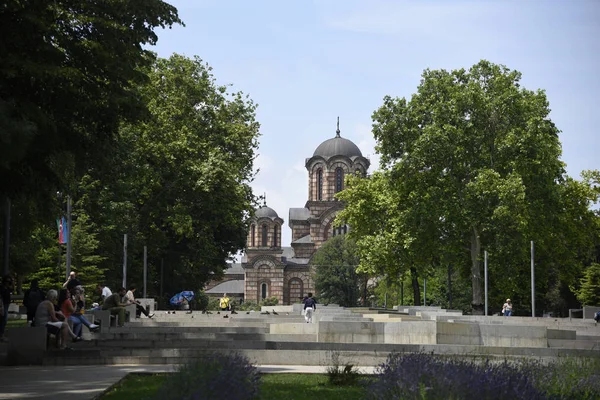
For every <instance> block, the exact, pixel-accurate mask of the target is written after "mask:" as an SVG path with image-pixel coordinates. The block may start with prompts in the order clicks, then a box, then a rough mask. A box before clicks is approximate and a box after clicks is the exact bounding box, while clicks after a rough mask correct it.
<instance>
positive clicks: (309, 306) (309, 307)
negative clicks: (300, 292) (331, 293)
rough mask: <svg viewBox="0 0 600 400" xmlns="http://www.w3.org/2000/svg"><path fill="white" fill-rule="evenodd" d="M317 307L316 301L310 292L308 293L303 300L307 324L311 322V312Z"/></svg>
mask: <svg viewBox="0 0 600 400" xmlns="http://www.w3.org/2000/svg"><path fill="white" fill-rule="evenodd" d="M316 309H317V302H316V301H315V299H313V297H312V293H309V294H308V297H307V298H306V300H304V319H305V320H306V323H307V324H312V317H313V312H314V311H315V310H316Z"/></svg>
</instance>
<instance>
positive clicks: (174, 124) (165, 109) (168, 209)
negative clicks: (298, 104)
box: [81, 54, 259, 293]
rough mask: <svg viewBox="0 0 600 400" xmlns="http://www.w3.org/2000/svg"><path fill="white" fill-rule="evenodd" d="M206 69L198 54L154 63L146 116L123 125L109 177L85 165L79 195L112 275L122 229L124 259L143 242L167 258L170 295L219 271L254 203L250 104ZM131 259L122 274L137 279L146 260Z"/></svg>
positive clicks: (254, 127)
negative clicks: (125, 240)
mask: <svg viewBox="0 0 600 400" xmlns="http://www.w3.org/2000/svg"><path fill="white" fill-rule="evenodd" d="M210 71H211V68H210V67H209V66H207V65H205V64H204V63H203V62H202V61H201V60H200V59H199V58H195V59H189V58H186V57H183V56H180V55H177V54H175V55H173V56H171V57H170V58H169V59H157V60H156V62H155V64H153V65H152V67H151V68H150V69H149V70H148V71H147V72H146V73H147V75H148V76H149V77H150V81H149V82H148V83H147V84H145V85H143V86H142V87H140V88H139V89H138V90H139V93H140V95H142V96H143V99H144V101H145V102H146V103H147V108H148V110H149V112H150V117H149V118H148V119H147V120H145V121H141V122H138V123H133V124H124V125H123V126H122V128H121V130H120V133H119V135H118V137H117V144H118V146H116V147H117V148H116V151H115V153H114V154H113V157H114V164H113V166H112V168H111V171H112V176H111V177H108V176H107V174H106V173H104V172H103V171H97V170H95V171H90V175H91V178H90V179H89V182H90V184H88V185H85V187H87V193H82V194H81V195H82V196H83V195H85V196H88V197H90V198H93V199H95V201H94V202H89V203H88V204H89V208H88V209H87V210H86V211H87V212H88V213H89V215H90V217H91V218H93V220H94V221H97V224H98V226H99V227H102V228H101V229H102V231H101V232H100V233H99V236H98V239H99V240H100V242H101V243H100V246H101V248H102V250H103V251H102V254H110V257H109V258H108V259H107V260H106V261H104V262H103V263H102V265H103V266H104V267H106V269H107V270H108V271H107V274H108V276H109V281H114V280H117V278H118V276H119V274H120V272H119V271H117V270H115V269H114V265H119V264H121V262H122V250H120V249H121V247H122V240H123V239H122V237H123V233H128V255H129V257H130V259H133V260H140V259H141V254H142V248H143V246H147V247H148V254H149V257H150V258H154V259H155V260H156V259H159V258H163V259H164V264H165V276H164V280H165V287H164V289H165V291H167V292H171V293H172V292H179V291H181V290H183V289H186V288H187V289H192V290H193V289H196V288H198V287H202V286H203V284H204V283H205V282H206V281H208V280H210V279H214V278H215V277H218V276H219V275H221V274H222V273H223V269H224V268H225V267H226V264H225V262H226V259H227V258H228V257H230V255H231V254H235V253H237V251H238V250H240V249H242V248H243V247H244V246H245V243H246V235H247V225H248V218H249V215H250V212H251V210H252V209H253V207H254V205H255V201H254V196H253V194H252V190H251V188H250V185H249V183H250V181H251V180H252V179H253V176H254V172H253V168H252V163H253V160H254V158H255V150H256V148H257V146H258V142H257V137H258V129H259V124H258V123H257V122H256V121H255V108H256V106H255V104H254V103H253V102H252V101H251V100H250V99H249V98H248V97H247V96H246V95H244V94H242V93H239V92H238V93H230V92H228V90H227V88H226V87H225V86H220V85H217V83H216V82H215V78H214V77H213V76H212V74H211V72H210ZM104 250H105V251H104ZM129 265H130V268H129V269H128V280H136V279H140V278H141V265H142V263H141V262H139V261H137V262H130V263H129ZM111 267H112V268H111ZM111 269H112V271H111Z"/></svg>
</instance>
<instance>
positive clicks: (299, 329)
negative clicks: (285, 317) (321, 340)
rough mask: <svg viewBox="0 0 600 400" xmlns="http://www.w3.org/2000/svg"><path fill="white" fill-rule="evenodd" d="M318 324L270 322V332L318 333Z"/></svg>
mask: <svg viewBox="0 0 600 400" xmlns="http://www.w3.org/2000/svg"><path fill="white" fill-rule="evenodd" d="M317 327H318V325H317V324H307V323H295V324H294V323H285V324H270V325H269V333H271V334H292V335H314V334H316V333H317Z"/></svg>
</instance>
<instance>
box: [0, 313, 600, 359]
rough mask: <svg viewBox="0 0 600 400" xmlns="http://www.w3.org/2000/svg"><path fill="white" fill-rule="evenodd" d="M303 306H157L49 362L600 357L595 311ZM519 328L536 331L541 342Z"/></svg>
mask: <svg viewBox="0 0 600 400" xmlns="http://www.w3.org/2000/svg"><path fill="white" fill-rule="evenodd" d="M284 307H288V308H284ZM296 308H297V307H296V306H279V307H275V308H271V307H269V308H268V310H269V314H263V313H260V312H254V313H248V314H246V313H245V312H239V313H238V314H233V315H232V314H231V313H229V312H227V313H222V312H221V313H220V314H217V313H216V312H213V313H212V314H202V313H200V312H193V313H191V314H187V313H185V312H177V313H176V314H167V313H166V312H164V311H157V312H156V316H155V317H154V318H153V319H147V318H140V319H136V320H134V321H132V322H130V323H128V324H127V325H126V326H125V327H122V328H111V329H110V331H109V332H105V333H89V332H87V333H85V335H84V338H85V339H86V340H85V341H83V342H79V343H74V344H73V345H72V347H73V348H74V351H56V350H48V351H47V352H46V354H45V356H44V357H43V364H44V365H49V366H59V365H99V364H132V365H135V364H182V363H185V362H189V361H193V360H198V359H201V358H203V357H205V356H206V355H207V354H208V353H211V352H231V351H237V352H240V353H243V354H245V355H246V356H247V357H248V358H249V359H250V360H252V361H253V362H254V363H256V364H263V365H267V364H272V365H317V366H323V365H331V363H332V356H333V355H337V356H338V357H339V359H340V362H342V363H346V362H349V363H352V364H354V365H359V366H376V365H379V364H381V363H382V362H384V361H385V359H386V357H387V355H388V354H389V353H391V352H419V351H422V352H426V353H436V354H444V355H458V356H469V357H470V356H486V357H498V358H506V357H535V358H540V359H551V358H555V357H560V356H566V355H570V356H576V357H590V356H591V357H600V327H597V326H595V325H594V324H593V321H592V322H591V323H590V322H588V321H583V320H577V321H574V322H573V321H570V322H569V321H565V320H567V319H550V318H518V317H511V318H504V317H473V316H462V315H457V314H456V312H454V311H450V312H447V311H446V310H441V309H439V308H436V309H429V310H427V309H421V308H419V309H401V310H395V311H390V310H369V309H352V310H350V309H344V308H341V307H337V306H335V305H330V306H328V307H324V306H318V307H317V313H316V314H315V316H314V319H315V323H313V324H306V323H305V321H304V318H303V317H302V316H301V315H300V310H299V308H298V309H296ZM273 310H275V312H276V313H277V314H273V312H272V311H273ZM263 311H266V310H263ZM225 316H227V318H224V317H225ZM22 329H28V328H22ZM478 335H479V336H478ZM485 335H487V336H485ZM494 335H499V337H495V336H494ZM519 335H532V343H534V345H532V346H529V345H527V343H528V342H527V340H524V339H523V338H521V337H519ZM540 335H541V336H540ZM486 343H487V344H486ZM524 343H525V344H524ZM0 353H1V350H0ZM0 358H1V354H0Z"/></svg>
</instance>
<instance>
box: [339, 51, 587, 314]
mask: <svg viewBox="0 0 600 400" xmlns="http://www.w3.org/2000/svg"><path fill="white" fill-rule="evenodd" d="M520 78H521V74H520V73H519V72H517V71H511V70H509V69H508V68H506V67H504V66H500V65H495V64H492V63H489V62H487V61H481V62H479V63H478V64H476V65H474V66H473V67H472V68H470V69H469V70H468V71H467V70H464V69H460V70H455V71H451V72H448V71H445V70H433V71H432V70H426V71H425V72H424V73H423V78H422V80H421V84H420V85H419V87H418V90H417V93H416V94H414V95H413V96H412V98H411V99H410V101H407V100H406V99H404V98H401V99H400V98H396V99H394V98H391V97H389V96H388V97H385V98H384V104H383V106H382V107H380V108H379V109H378V110H377V111H375V113H374V114H373V120H374V124H373V134H374V136H375V139H376V140H377V150H378V152H380V153H381V160H382V167H383V168H384V170H385V171H386V175H385V179H386V180H387V181H388V182H387V183H386V185H385V186H384V188H385V187H387V188H389V190H387V191H384V192H382V193H384V194H381V195H380V196H388V197H389V198H390V199H391V200H390V202H389V204H390V208H389V210H388V214H389V215H390V218H389V219H388V222H387V226H386V227H385V229H384V230H383V232H382V233H381V234H378V235H377V236H378V238H379V239H380V240H381V239H383V238H384V236H385V235H388V236H391V237H392V238H394V240H395V243H397V245H399V247H400V248H401V249H402V250H403V256H404V257H405V260H406V261H408V262H409V263H413V264H415V265H419V264H421V265H423V266H425V265H430V266H433V267H434V268H435V267H439V266H444V265H447V264H449V263H450V262H452V263H454V265H457V266H460V265H465V263H464V261H465V256H468V259H469V260H470V262H469V264H470V266H469V268H468V270H466V271H465V273H466V274H468V275H469V276H470V277H471V286H472V300H471V304H472V308H473V311H474V312H476V313H481V312H482V311H483V281H482V265H481V260H482V253H483V249H486V250H488V251H489V252H490V254H491V255H492V258H493V261H494V262H493V265H496V266H497V267H496V270H495V271H494V272H495V273H496V276H498V277H501V286H502V290H503V291H504V292H506V293H518V295H519V297H522V298H523V302H524V301H525V296H526V288H525V286H524V285H523V282H526V281H528V272H529V271H528V268H526V267H524V266H527V265H528V263H527V261H528V250H529V241H530V240H534V241H535V243H536V248H537V254H539V255H540V256H539V257H538V259H537V260H536V261H537V265H539V266H540V268H538V270H539V272H540V274H541V275H542V277H541V279H540V282H544V280H545V279H544V278H548V276H547V271H548V270H549V269H550V267H552V266H555V268H557V269H560V266H561V265H577V266H578V268H581V266H582V264H581V261H582V258H581V257H580V258H578V257H577V256H575V255H574V254H573V252H569V251H567V249H568V246H569V245H571V244H573V245H575V246H576V247H577V248H579V249H581V251H582V252H585V251H586V250H585V248H586V247H588V248H589V244H590V241H589V240H587V242H586V240H583V239H582V240H580V241H579V243H578V244H577V243H573V242H572V241H569V240H568V238H564V237H563V236H562V235H560V232H561V229H563V228H564V224H565V219H566V220H569V221H570V222H569V223H571V225H572V226H578V227H580V228H583V226H582V225H577V224H574V221H575V219H576V218H574V217H575V216H574V215H571V216H569V217H568V218H567V217H566V215H565V212H564V209H565V204H566V203H565V202H566V201H567V200H566V197H565V193H566V192H565V185H564V183H565V179H566V178H565V176H564V165H563V163H562V162H561V161H560V154H561V146H560V142H559V140H558V133H559V131H558V129H557V128H556V126H555V125H554V124H553V123H552V121H551V120H550V118H549V112H550V110H549V108H548V102H547V100H546V96H545V94H544V92H543V91H541V90H538V91H536V92H533V91H529V90H526V89H523V88H521V87H520V84H519V81H520ZM348 187H349V189H348V190H349V191H352V190H354V189H353V188H352V185H349V186H348ZM575 192H576V191H570V192H569V193H571V194H573V193H575ZM352 197H353V195H351V194H344V193H343V192H342V194H340V195H339V198H340V199H342V200H344V201H346V202H347V203H348V208H347V209H349V210H352V209H354V207H353V205H352V202H353V201H359V202H360V201H361V200H360V199H356V200H353V199H352ZM359 197H360V196H359ZM584 202H585V201H584ZM572 204H577V202H572ZM572 208H577V207H572ZM578 210H579V211H581V210H582V209H581V208H580V209H578ZM344 217H345V218H346V219H348V220H350V219H349V216H348V215H344ZM362 218H363V219H366V218H368V216H363V217H362ZM590 234H591V233H590V230H589V229H587V230H584V231H583V233H582V235H587V236H588V238H589V235H590ZM399 238H403V239H402V240H399ZM563 239H567V240H566V241H565V240H563ZM384 242H386V241H385V240H384ZM584 242H586V243H584ZM397 245H394V247H396V246H397ZM394 251H397V250H396V249H395V250H394ZM461 252H462V253H461ZM415 256H417V257H418V258H416V259H415V258H414V257H415ZM417 261H418V262H417ZM574 273H575V275H576V271H575V272H574ZM498 279H500V278H498ZM546 280H547V279H546ZM538 285H541V284H540V283H539V282H538ZM502 295H503V294H499V296H502ZM513 297H515V296H511V298H513Z"/></svg>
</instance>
